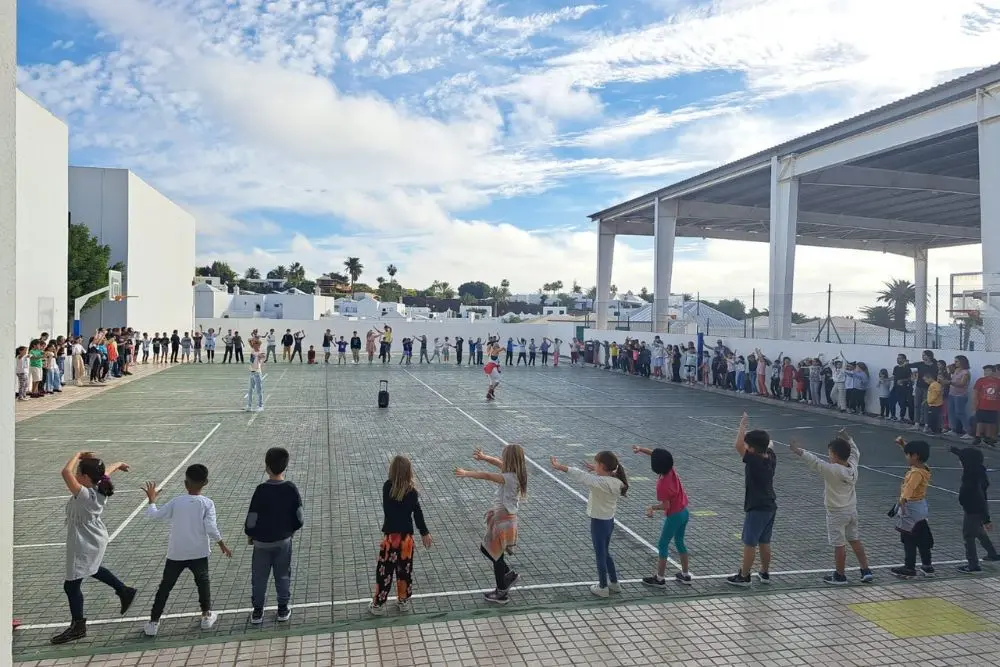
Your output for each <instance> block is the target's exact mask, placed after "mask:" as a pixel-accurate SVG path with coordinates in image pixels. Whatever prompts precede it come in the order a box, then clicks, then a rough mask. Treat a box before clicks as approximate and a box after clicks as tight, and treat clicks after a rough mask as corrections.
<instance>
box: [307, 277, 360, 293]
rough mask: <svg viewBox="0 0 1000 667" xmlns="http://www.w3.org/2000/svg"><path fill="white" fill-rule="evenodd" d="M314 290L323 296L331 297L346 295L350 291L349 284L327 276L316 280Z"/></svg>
mask: <svg viewBox="0 0 1000 667" xmlns="http://www.w3.org/2000/svg"><path fill="white" fill-rule="evenodd" d="M316 288H317V289H319V293H320V294H322V295H324V296H333V295H335V294H347V293H348V292H350V291H351V284H350V283H349V282H345V281H343V280H340V279H339V278H331V277H330V276H328V275H327V276H320V277H319V278H317V279H316Z"/></svg>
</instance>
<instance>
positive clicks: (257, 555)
mask: <svg viewBox="0 0 1000 667" xmlns="http://www.w3.org/2000/svg"><path fill="white" fill-rule="evenodd" d="M272 573H273V574H274V588H275V591H276V592H277V594H278V606H279V607H283V606H285V605H287V604H288V601H289V600H290V599H291V597H292V540H291V538H289V539H287V540H281V541H280V542H254V543H253V557H252V559H251V561H250V602H251V604H252V605H253V606H254V608H255V609H259V608H262V607H263V606H264V599H265V598H266V597H267V582H268V579H270V577H271V574H272Z"/></svg>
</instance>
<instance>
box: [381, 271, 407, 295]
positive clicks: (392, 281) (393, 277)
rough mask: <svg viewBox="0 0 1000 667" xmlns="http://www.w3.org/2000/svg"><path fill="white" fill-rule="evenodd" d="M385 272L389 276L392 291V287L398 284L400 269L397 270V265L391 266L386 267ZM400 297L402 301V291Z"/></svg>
mask: <svg viewBox="0 0 1000 667" xmlns="http://www.w3.org/2000/svg"><path fill="white" fill-rule="evenodd" d="M385 272H386V273H388V274H389V285H390V289H391V286H392V285H395V284H396V274H397V273H399V269H397V268H396V265H395V264H390V265H389V266H387V267H385ZM399 296H400V299H402V296H403V294H402V290H400V295H399Z"/></svg>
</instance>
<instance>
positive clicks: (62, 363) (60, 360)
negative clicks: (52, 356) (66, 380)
mask: <svg viewBox="0 0 1000 667" xmlns="http://www.w3.org/2000/svg"><path fill="white" fill-rule="evenodd" d="M56 366H58V367H59V386H60V387H62V384H63V376H64V375H66V357H56Z"/></svg>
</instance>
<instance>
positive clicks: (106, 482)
mask: <svg viewBox="0 0 1000 667" xmlns="http://www.w3.org/2000/svg"><path fill="white" fill-rule="evenodd" d="M97 492H98V493H99V494H101V495H102V496H104V497H105V498H110V497H111V496H113V495H115V485H114V484H113V483H112V482H111V478H110V477H108V476H107V475H105V476H103V477H101V480H100V481H99V482H98V483H97ZM622 495H624V494H622Z"/></svg>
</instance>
